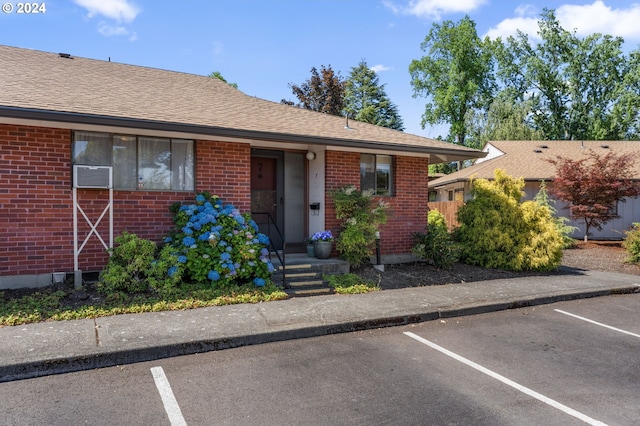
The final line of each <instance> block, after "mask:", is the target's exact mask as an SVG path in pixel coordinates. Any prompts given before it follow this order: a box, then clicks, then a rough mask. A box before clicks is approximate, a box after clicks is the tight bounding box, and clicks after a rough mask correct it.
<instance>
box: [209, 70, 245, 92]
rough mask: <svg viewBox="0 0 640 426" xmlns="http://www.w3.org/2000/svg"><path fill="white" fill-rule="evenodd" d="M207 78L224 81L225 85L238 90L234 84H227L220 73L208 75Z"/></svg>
mask: <svg viewBox="0 0 640 426" xmlns="http://www.w3.org/2000/svg"><path fill="white" fill-rule="evenodd" d="M209 77H211V78H217V79H219V80H222V81H224V82H225V83H227V84H228V85H229V86H231V87H233V88H234V89H237V88H238V85H237V84H236V83H229V82H228V81H227V80H226V79H225V78H224V77H223V76H222V74H220V71H214V72H212V73H211V74H209Z"/></svg>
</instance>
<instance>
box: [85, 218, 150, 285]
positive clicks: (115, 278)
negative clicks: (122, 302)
mask: <svg viewBox="0 0 640 426" xmlns="http://www.w3.org/2000/svg"><path fill="white" fill-rule="evenodd" d="M115 243H116V246H115V247H114V248H112V249H110V250H109V253H110V254H111V256H110V257H109V261H108V262H107V265H106V267H105V269H104V270H103V271H102V273H101V274H100V280H99V281H98V284H97V288H98V290H99V291H100V292H102V293H114V292H125V293H136V292H143V291H146V290H148V288H149V282H148V281H147V277H148V273H149V271H152V270H153V266H152V264H153V262H154V258H155V252H156V244H155V243H154V242H153V241H149V240H144V239H141V238H138V236H137V235H135V234H130V233H128V232H126V231H125V232H123V233H122V235H120V236H118V237H116V239H115Z"/></svg>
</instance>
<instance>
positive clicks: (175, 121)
mask: <svg viewBox="0 0 640 426" xmlns="http://www.w3.org/2000/svg"><path fill="white" fill-rule="evenodd" d="M0 75H2V83H3V84H2V86H3V87H2V90H0V119H1V118H2V117H10V118H31V119H41V120H54V121H64V122H73V121H74V120H79V119H82V120H83V122H85V123H92V121H91V120H98V119H109V120H112V121H111V122H110V121H104V122H103V123H112V124H111V125H115V124H113V123H114V121H113V120H126V121H124V122H125V123H127V125H128V126H129V127H133V128H135V127H136V126H138V127H144V123H147V125H149V124H148V123H156V125H157V126H160V127H158V128H162V129H164V130H171V129H170V128H169V126H174V129H175V128H176V127H180V126H190V127H188V129H192V130H193V133H203V134H208V135H222V136H223V135H227V136H236V137H246V138H255V139H258V138H261V139H263V140H280V141H285V142H287V141H294V140H295V141H298V142H300V141H302V142H306V143H322V144H326V145H343V146H353V147H368V148H373V149H381V150H385V149H386V150H401V151H408V152H416V153H422V154H437V155H439V159H438V161H432V162H440V161H453V160H460V159H469V158H478V157H482V156H483V155H484V154H483V153H481V152H480V151H477V150H473V149H469V148H466V147H460V146H457V145H453V144H450V143H446V142H442V141H437V140H433V139H428V138H424V137H420V136H416V135H412V134H409V133H404V132H399V131H396V130H392V129H387V128H384V127H380V126H375V125H371V124H366V123H360V122H356V121H353V120H352V121H350V122H349V127H350V129H346V128H345V119H344V118H341V117H336V116H332V115H327V114H321V113H316V112H312V111H308V110H304V109H299V108H294V107H291V106H287V105H282V104H278V103H275V102H270V101H266V100H263V99H258V98H255V97H251V96H248V95H246V94H244V93H242V92H241V91H239V90H236V89H234V88H232V87H231V86H229V85H228V84H226V83H224V82H222V81H221V80H219V79H216V78H209V77H205V76H199V75H193V74H186V73H181V72H174V71H166V70H160V69H155V68H146V67H141V66H133V65H126V64H120V63H115V62H107V61H100V60H94V59H86V58H78V57H73V56H71V57H70V58H65V57H62V55H59V54H56V53H48V52H41V51H35V50H29V49H21V48H15V47H8V46H0ZM0 122H1V121H0ZM120 125H122V124H120ZM186 128H187V127H184V128H181V129H182V130H181V131H184V129H186ZM179 130H180V129H179Z"/></svg>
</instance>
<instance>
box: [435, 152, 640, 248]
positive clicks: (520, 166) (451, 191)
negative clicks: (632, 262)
mask: <svg viewBox="0 0 640 426" xmlns="http://www.w3.org/2000/svg"><path fill="white" fill-rule="evenodd" d="M482 150H483V151H484V152H486V154H487V155H486V156H485V157H484V158H480V159H478V160H476V161H475V163H474V164H473V165H472V166H470V167H467V168H464V169H462V170H459V171H457V172H455V173H452V174H449V175H445V176H442V177H439V178H438V179H434V180H432V181H431V182H430V183H429V208H432V209H438V210H439V211H440V212H442V213H443V214H444V215H445V218H446V219H447V223H448V224H449V225H456V221H455V214H456V212H457V209H458V207H460V206H461V205H462V204H463V203H464V201H466V200H468V199H470V198H471V196H472V195H471V180H470V179H477V178H480V179H489V180H491V179H493V178H494V171H495V170H496V169H502V170H504V171H505V172H507V174H509V175H510V176H513V177H515V178H523V179H524V182H525V187H524V192H525V195H524V198H523V199H525V200H531V199H533V198H534V197H535V196H536V194H537V193H538V191H539V190H540V182H541V181H543V180H544V181H545V183H546V184H547V187H548V188H550V187H551V186H552V185H553V182H552V181H553V178H554V177H555V173H556V167H555V166H554V165H553V164H551V163H550V162H549V161H548V160H550V159H556V158H557V157H564V158H572V159H580V158H581V157H586V155H587V153H589V152H591V151H593V152H595V153H596V154H599V155H605V154H606V153H608V152H614V153H616V154H618V155H620V154H636V153H638V152H639V151H640V143H639V142H638V141H490V142H488V143H487V144H486V145H485V146H484V148H483V149H482ZM634 175H635V176H636V178H637V179H640V161H636V163H635V165H634ZM555 208H556V209H557V210H558V215H560V216H564V217H567V218H568V217H569V208H568V206H567V205H566V203H560V202H557V203H556V205H555ZM616 212H617V214H618V215H619V216H620V217H619V218H617V219H613V220H611V221H610V222H607V223H606V224H604V226H603V228H602V230H598V229H590V234H591V235H590V236H589V238H591V239H599V240H619V239H622V238H623V237H624V231H626V230H628V229H629V228H630V227H631V226H632V225H633V223H634V222H639V221H640V199H638V198H629V199H626V200H625V202H624V203H623V202H620V203H618V205H617V206H616ZM568 224H569V225H571V226H575V227H576V228H577V229H576V230H575V232H574V233H573V235H572V236H573V237H574V238H582V237H583V236H584V221H583V220H581V219H580V220H575V221H569V222H568Z"/></svg>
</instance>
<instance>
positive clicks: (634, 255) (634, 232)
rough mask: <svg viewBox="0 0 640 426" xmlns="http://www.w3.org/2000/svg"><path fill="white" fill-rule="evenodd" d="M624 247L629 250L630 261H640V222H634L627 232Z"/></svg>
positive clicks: (628, 258) (628, 259) (623, 242)
mask: <svg viewBox="0 0 640 426" xmlns="http://www.w3.org/2000/svg"><path fill="white" fill-rule="evenodd" d="M622 247H624V249H625V250H627V253H629V257H627V259H626V261H627V262H629V263H640V223H634V224H633V225H632V226H631V229H629V230H628V231H626V232H625V237H624V240H623V241H622Z"/></svg>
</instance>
